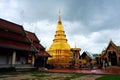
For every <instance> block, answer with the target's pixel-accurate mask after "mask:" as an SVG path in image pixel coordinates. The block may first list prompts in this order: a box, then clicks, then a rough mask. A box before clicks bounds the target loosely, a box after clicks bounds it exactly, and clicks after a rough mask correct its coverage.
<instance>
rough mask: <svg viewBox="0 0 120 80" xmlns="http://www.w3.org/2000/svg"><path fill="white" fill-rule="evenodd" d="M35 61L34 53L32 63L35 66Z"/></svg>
mask: <svg viewBox="0 0 120 80" xmlns="http://www.w3.org/2000/svg"><path fill="white" fill-rule="evenodd" d="M34 62H35V56H34V55H32V65H33V66H34Z"/></svg>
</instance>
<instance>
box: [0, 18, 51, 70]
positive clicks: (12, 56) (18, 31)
mask: <svg viewBox="0 0 120 80" xmlns="http://www.w3.org/2000/svg"><path fill="white" fill-rule="evenodd" d="M49 56H50V55H49V54H48V53H47V52H46V51H45V48H44V47H43V46H42V45H41V44H40V41H39V40H38V38H37V36H36V35H35V33H32V32H28V31H25V30H24V28H23V26H21V25H18V24H15V23H12V22H9V21H6V20H4V19H1V18H0V70H3V69H2V68H10V67H12V68H15V69H18V68H35V67H36V66H34V65H35V64H37V67H41V66H43V64H44V65H46V61H47V58H48V57H49ZM38 59H39V61H38ZM37 62H38V63H37Z"/></svg>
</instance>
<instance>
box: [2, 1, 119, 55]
mask: <svg viewBox="0 0 120 80" xmlns="http://www.w3.org/2000/svg"><path fill="white" fill-rule="evenodd" d="M59 8H60V10H61V19H62V23H63V26H64V29H65V34H66V37H67V39H68V43H69V44H70V46H71V47H75V43H76V47H79V48H81V49H82V52H83V51H89V52H91V53H101V51H102V50H103V49H104V48H105V47H107V45H108V43H109V41H110V40H111V39H112V40H113V42H114V43H115V44H116V45H118V46H120V0H0V18H3V19H5V20H8V21H11V22H13V23H16V24H20V25H23V27H24V29H25V30H27V31H31V32H34V33H35V34H36V35H37V36H38V38H39V39H40V41H41V44H42V45H43V46H44V47H46V48H47V49H48V48H49V47H50V45H51V44H52V43H53V39H54V35H55V31H56V27H57V21H58V11H59Z"/></svg>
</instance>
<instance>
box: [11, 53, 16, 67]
mask: <svg viewBox="0 0 120 80" xmlns="http://www.w3.org/2000/svg"><path fill="white" fill-rule="evenodd" d="M15 60H16V52H15V51H14V52H13V55H12V66H14V65H15Z"/></svg>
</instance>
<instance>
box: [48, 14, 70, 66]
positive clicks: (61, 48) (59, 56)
mask: <svg viewBox="0 0 120 80" xmlns="http://www.w3.org/2000/svg"><path fill="white" fill-rule="evenodd" d="M47 52H48V53H49V54H50V55H51V56H52V57H50V58H48V64H49V65H52V66H54V67H69V65H70V63H69V62H70V61H71V59H72V52H71V48H70V45H69V44H68V43H67V39H66V35H65V31H64V27H63V25H62V21H61V17H60V14H59V17H58V25H57V28H56V34H55V37H54V40H53V43H52V45H51V46H50V48H49V49H48V51H47Z"/></svg>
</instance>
